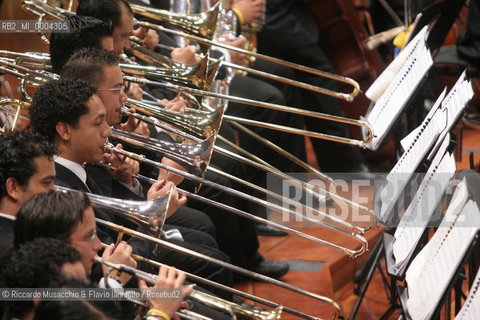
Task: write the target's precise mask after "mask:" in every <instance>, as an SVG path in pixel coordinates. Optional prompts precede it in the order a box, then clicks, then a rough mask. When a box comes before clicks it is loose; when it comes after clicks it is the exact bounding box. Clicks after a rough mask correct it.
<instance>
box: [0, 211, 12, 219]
mask: <svg viewBox="0 0 480 320" xmlns="http://www.w3.org/2000/svg"><path fill="white" fill-rule="evenodd" d="M0 217H2V218H5V219H10V220H15V216H12V215H9V214H6V213H2V212H0Z"/></svg>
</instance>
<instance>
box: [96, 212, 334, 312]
mask: <svg viewBox="0 0 480 320" xmlns="http://www.w3.org/2000/svg"><path fill="white" fill-rule="evenodd" d="M96 221H97V223H99V224H101V225H104V226H106V227H108V228H110V229H113V230H115V231H118V232H122V233H124V234H126V235H129V236H133V237H136V238H140V239H144V240H147V241H152V242H153V243H156V244H158V245H161V246H164V247H167V248H170V249H172V250H175V251H179V252H182V253H185V254H188V255H192V256H194V257H196V258H199V259H202V260H204V261H207V262H210V263H215V264H217V265H219V266H221V267H224V268H227V269H229V270H232V271H234V272H237V273H239V274H242V275H244V276H247V277H249V278H252V279H254V280H258V281H263V282H267V283H270V284H274V285H276V286H278V287H281V288H284V289H287V290H290V291H293V292H296V293H299V294H302V295H304V296H307V297H310V298H313V299H315V300H318V301H321V302H326V303H328V304H330V305H331V306H332V307H333V310H334V315H333V316H332V317H331V318H330V319H336V318H337V317H338V314H339V311H340V307H339V306H338V304H337V303H336V302H335V301H333V300H332V299H330V298H327V297H324V296H321V295H319V294H316V293H312V292H309V291H307V290H304V289H301V288H298V287H295V286H293V285H290V284H288V283H285V282H282V281H279V280H276V279H272V278H270V277H267V276H264V275H262V274H259V273H256V272H252V271H249V270H246V269H243V268H240V267H238V266H235V265H232V264H230V263H227V262H225V261H221V260H218V259H215V258H212V257H209V256H207V255H204V254H201V253H198V252H196V251H193V250H190V249H186V248H183V247H180V246H178V245H176V244H173V243H169V242H167V241H163V240H161V239H157V238H155V237H152V236H149V235H146V234H143V233H141V232H138V231H135V230H131V229H129V228H125V227H123V226H120V225H118V224H115V223H112V222H108V221H104V220H102V219H98V218H96ZM284 310H285V311H287V309H286V308H285V309H284ZM304 317H305V318H307V319H312V320H313V319H317V318H315V317H312V316H309V315H307V316H304Z"/></svg>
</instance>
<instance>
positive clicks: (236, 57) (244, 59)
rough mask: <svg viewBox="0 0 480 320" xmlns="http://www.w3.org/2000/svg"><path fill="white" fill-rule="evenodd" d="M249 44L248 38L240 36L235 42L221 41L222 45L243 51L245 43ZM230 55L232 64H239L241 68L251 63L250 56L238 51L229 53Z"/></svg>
mask: <svg viewBox="0 0 480 320" xmlns="http://www.w3.org/2000/svg"><path fill="white" fill-rule="evenodd" d="M246 42H247V38H245V37H244V36H240V37H238V38H236V39H234V40H230V39H226V40H225V41H221V43H223V44H226V45H229V46H232V47H236V48H240V49H243V48H245V43H246ZM228 53H229V54H230V59H231V62H232V63H235V64H238V65H240V66H247V65H248V63H249V60H248V55H246V54H244V53H240V52H236V51H231V50H230V51H228Z"/></svg>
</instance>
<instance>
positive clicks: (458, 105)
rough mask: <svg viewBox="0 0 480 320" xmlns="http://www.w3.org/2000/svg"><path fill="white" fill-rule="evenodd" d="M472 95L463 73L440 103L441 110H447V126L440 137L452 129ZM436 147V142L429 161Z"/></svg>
mask: <svg viewBox="0 0 480 320" xmlns="http://www.w3.org/2000/svg"><path fill="white" fill-rule="evenodd" d="M473 95H474V92H473V88H472V83H471V82H470V81H469V80H467V76H466V71H463V73H462V75H461V76H460V77H459V78H458V80H457V82H456V83H455V85H454V86H453V88H452V89H451V90H450V92H449V93H448V96H447V97H446V98H445V99H444V100H443V101H442V109H443V110H447V126H446V128H445V130H444V131H443V132H442V133H441V134H440V137H444V136H445V135H446V134H447V132H450V130H452V129H453V126H454V125H455V123H456V122H457V120H458V118H459V117H460V116H461V114H462V112H463V110H464V109H465V107H466V106H467V103H468V102H469V101H470V100H471V99H472V98H473ZM438 147H439V145H438V142H437V143H436V144H435V146H434V148H433V149H432V153H430V155H429V156H428V158H429V159H431V158H432V155H433V154H434V153H433V152H435V150H436V149H437V148H438Z"/></svg>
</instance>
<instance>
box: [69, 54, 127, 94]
mask: <svg viewBox="0 0 480 320" xmlns="http://www.w3.org/2000/svg"><path fill="white" fill-rule="evenodd" d="M116 65H118V57H117V56H116V55H115V54H114V53H113V52H112V51H108V50H100V49H97V48H84V49H81V50H79V51H77V52H75V53H74V54H73V56H72V57H71V58H70V59H69V60H68V62H67V63H66V64H65V66H64V67H63V69H62V73H61V77H62V78H64V79H65V78H71V79H82V80H85V81H88V82H89V83H90V84H91V85H93V86H95V87H97V88H98V86H99V85H100V83H101V82H102V81H103V80H104V78H105V75H104V68H105V66H116Z"/></svg>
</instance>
